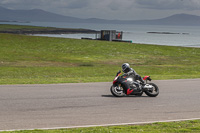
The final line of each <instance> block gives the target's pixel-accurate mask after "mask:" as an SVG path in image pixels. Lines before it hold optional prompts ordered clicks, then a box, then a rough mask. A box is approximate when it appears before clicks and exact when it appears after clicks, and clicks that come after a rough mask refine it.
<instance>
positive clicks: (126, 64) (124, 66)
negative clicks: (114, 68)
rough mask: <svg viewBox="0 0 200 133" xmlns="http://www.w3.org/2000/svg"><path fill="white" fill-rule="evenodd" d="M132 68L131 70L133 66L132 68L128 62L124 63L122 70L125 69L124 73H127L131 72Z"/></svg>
mask: <svg viewBox="0 0 200 133" xmlns="http://www.w3.org/2000/svg"><path fill="white" fill-rule="evenodd" d="M130 70H131V68H130V65H129V64H128V63H124V64H122V71H123V72H124V73H127V72H129V71H130Z"/></svg>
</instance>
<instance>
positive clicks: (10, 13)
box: [0, 6, 200, 26]
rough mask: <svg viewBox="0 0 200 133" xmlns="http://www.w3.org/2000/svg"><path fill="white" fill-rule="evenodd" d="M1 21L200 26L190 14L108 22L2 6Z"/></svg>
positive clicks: (0, 8) (199, 22) (196, 19)
mask: <svg viewBox="0 0 200 133" xmlns="http://www.w3.org/2000/svg"><path fill="white" fill-rule="evenodd" d="M0 21H20V22H31V21H38V22H73V23H109V24H141V25H142V24H143V25H191V26H200V16H196V15H189V14H175V15H172V16H169V17H165V18H161V19H152V20H107V19H99V18H89V19H81V18H76V17H70V16H64V15H59V14H55V13H51V12H47V11H44V10H41V9H32V10H11V9H7V8H4V7H1V6H0Z"/></svg>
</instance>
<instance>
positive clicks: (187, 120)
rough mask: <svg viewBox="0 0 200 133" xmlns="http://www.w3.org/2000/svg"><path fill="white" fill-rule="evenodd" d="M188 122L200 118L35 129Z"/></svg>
mask: <svg viewBox="0 0 200 133" xmlns="http://www.w3.org/2000/svg"><path fill="white" fill-rule="evenodd" d="M188 120H200V118H191V119H176V120H163V121H149V122H133V123H116V124H102V125H85V126H69V127H53V128H36V129H37V130H56V129H70V128H88V127H106V126H122V125H143V124H151V123H156V122H178V121H188ZM36 129H12V130H0V132H2V131H21V130H36Z"/></svg>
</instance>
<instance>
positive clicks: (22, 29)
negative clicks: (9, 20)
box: [0, 24, 86, 34]
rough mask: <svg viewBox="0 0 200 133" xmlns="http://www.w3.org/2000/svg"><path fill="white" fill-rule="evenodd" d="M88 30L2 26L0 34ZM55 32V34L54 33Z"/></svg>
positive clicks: (0, 25) (0, 26)
mask: <svg viewBox="0 0 200 133" xmlns="http://www.w3.org/2000/svg"><path fill="white" fill-rule="evenodd" d="M85 30H86V29H72V28H55V27H40V26H28V25H10V24H0V32H4V33H5V31H6V33H8V32H11V33H16V34H17V33H29V32H30V34H31V33H32V32H34V33H35V32H36V33H43V32H45V33H48V32H50V31H54V32H55V31H57V32H56V33H59V32H60V33H63V32H67V31H68V32H69V31H74V32H76V31H79V32H80V31H85ZM54 32H53V33H54Z"/></svg>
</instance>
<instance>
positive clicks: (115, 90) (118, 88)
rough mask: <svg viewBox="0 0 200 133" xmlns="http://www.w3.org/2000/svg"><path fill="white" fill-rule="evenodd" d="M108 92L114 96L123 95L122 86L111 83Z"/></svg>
mask: <svg viewBox="0 0 200 133" xmlns="http://www.w3.org/2000/svg"><path fill="white" fill-rule="evenodd" d="M110 92H111V93H112V94H113V96H115V97H123V96H124V95H125V94H124V91H123V88H122V87H121V86H114V85H112V86H111V87H110Z"/></svg>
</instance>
